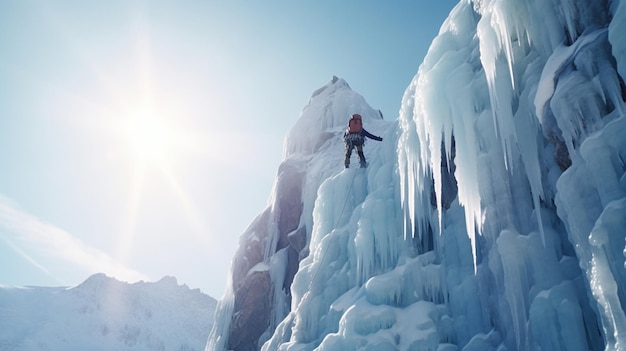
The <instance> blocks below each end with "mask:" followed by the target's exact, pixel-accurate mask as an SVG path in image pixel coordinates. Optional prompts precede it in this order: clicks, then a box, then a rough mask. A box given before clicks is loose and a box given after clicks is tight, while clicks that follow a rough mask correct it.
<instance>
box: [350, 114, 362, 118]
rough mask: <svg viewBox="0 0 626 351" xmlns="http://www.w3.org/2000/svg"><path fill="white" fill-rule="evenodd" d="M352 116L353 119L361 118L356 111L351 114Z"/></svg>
mask: <svg viewBox="0 0 626 351" xmlns="http://www.w3.org/2000/svg"><path fill="white" fill-rule="evenodd" d="M352 118H354V119H361V115H360V114H358V113H354V114H352Z"/></svg>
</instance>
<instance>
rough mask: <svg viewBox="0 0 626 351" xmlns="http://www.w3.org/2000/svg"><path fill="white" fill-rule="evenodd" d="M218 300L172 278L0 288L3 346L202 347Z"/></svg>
mask: <svg viewBox="0 0 626 351" xmlns="http://www.w3.org/2000/svg"><path fill="white" fill-rule="evenodd" d="M216 303H217V302H216V301H215V299H213V298H211V297H210V296H208V295H205V294H203V293H201V292H200V290H198V289H193V290H191V289H189V288H188V287H187V286H181V285H178V284H177V283H176V278H173V277H166V278H164V279H161V280H160V281H159V282H156V283H150V282H138V283H134V284H128V283H125V282H120V281H118V280H116V279H114V278H110V277H107V276H106V275H104V274H95V275H93V276H91V277H89V278H88V279H87V280H85V281H84V282H83V283H81V284H79V285H77V286H74V287H71V288H65V287H59V288H48V287H25V288H8V287H5V288H0V316H2V317H1V318H0V350H30V351H40V350H41V351H43V350H48V351H61V350H92V351H100V350H102V351H109V350H137V351H151V350H155V351H156V350H188V351H192V350H197V351H200V350H203V349H204V345H205V342H206V338H207V337H208V334H209V331H210V329H211V327H212V325H213V315H214V312H215V306H216Z"/></svg>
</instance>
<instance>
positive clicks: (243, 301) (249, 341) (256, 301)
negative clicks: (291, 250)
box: [229, 270, 271, 351]
mask: <svg viewBox="0 0 626 351" xmlns="http://www.w3.org/2000/svg"><path fill="white" fill-rule="evenodd" d="M270 288H271V280H270V275H269V271H268V270H262V271H256V272H253V273H251V274H249V275H248V276H247V277H246V279H244V280H243V281H242V282H241V287H240V288H239V289H238V290H237V291H236V293H235V311H236V312H235V313H234V314H233V318H232V322H231V329H230V336H229V340H230V344H229V349H232V350H241V351H249V350H250V351H251V350H256V349H257V340H258V339H259V337H260V336H261V335H262V334H263V332H264V331H265V329H266V328H267V326H268V325H269V318H268V316H269V315H270V308H271V305H270V299H269V294H268V292H269V291H270Z"/></svg>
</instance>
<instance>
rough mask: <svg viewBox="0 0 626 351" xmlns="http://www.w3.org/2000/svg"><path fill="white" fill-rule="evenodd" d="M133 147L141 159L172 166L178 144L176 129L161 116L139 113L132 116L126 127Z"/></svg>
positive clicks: (135, 153) (137, 156) (136, 155)
mask: <svg viewBox="0 0 626 351" xmlns="http://www.w3.org/2000/svg"><path fill="white" fill-rule="evenodd" d="M126 134H127V138H128V141H129V143H130V146H131V149H132V151H133V153H134V155H135V157H136V158H137V159H139V160H140V161H149V162H152V163H156V164H157V165H158V166H170V162H171V161H172V159H173V158H174V153H175V148H176V145H177V140H176V139H177V136H176V130H175V129H174V126H173V125H172V124H171V123H168V121H167V120H165V119H164V118H161V117H159V116H156V115H153V114H149V113H139V114H137V115H135V116H132V117H131V118H130V119H129V121H128V125H127V128H126Z"/></svg>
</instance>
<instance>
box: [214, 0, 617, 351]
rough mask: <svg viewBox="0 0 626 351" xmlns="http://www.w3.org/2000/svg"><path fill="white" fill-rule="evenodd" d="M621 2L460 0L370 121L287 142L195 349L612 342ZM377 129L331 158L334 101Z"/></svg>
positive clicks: (322, 97) (304, 119)
mask: <svg viewBox="0 0 626 351" xmlns="http://www.w3.org/2000/svg"><path fill="white" fill-rule="evenodd" d="M625 76H626V2H624V1H608V0H607V1H603V0H599V1H586V0H544V1H535V0H526V1H523V0H482V1H461V2H460V3H459V4H458V5H457V6H456V7H455V8H454V10H453V11H452V12H451V13H450V16H449V17H448V19H447V20H446V22H445V23H444V24H443V26H442V27H441V30H440V33H439V35H438V36H437V37H436V38H435V39H434V41H433V43H432V45H431V47H430V50H429V52H428V54H427V56H426V57H425V59H424V62H423V63H422V64H421V65H420V67H419V71H418V73H417V75H416V76H415V77H414V79H413V81H412V82H411V84H410V86H409V87H408V88H407V90H406V92H405V94H404V97H403V98H402V108H401V110H400V114H399V117H398V118H397V119H396V120H393V121H385V120H383V119H382V114H381V113H380V112H378V111H375V110H373V109H372V108H371V107H369V106H368V105H367V103H366V102H365V100H364V99H363V98H362V97H361V96H360V95H358V94H357V93H355V92H354V91H352V90H351V89H350V87H349V86H348V84H347V83H346V82H345V81H343V80H342V79H338V78H333V80H332V81H331V82H329V83H328V84H327V85H325V86H324V87H322V88H320V89H319V90H318V91H316V92H314V93H313V96H312V97H311V100H310V101H309V103H308V105H307V106H305V108H304V109H303V111H302V114H301V116H300V118H299V120H298V121H297V122H296V124H295V126H294V127H293V129H292V130H291V132H290V133H289V134H288V136H287V137H286V139H285V148H284V150H285V151H284V161H283V163H282V165H281V167H280V169H279V171H278V175H277V180H276V183H275V187H274V191H273V196H272V198H271V199H270V206H269V207H268V208H267V210H266V211H265V212H264V213H263V214H261V215H260V216H259V217H257V219H255V220H254V221H253V223H252V224H251V226H250V227H249V229H248V230H247V231H246V232H245V233H244V234H243V235H242V236H241V241H240V248H239V251H238V252H237V254H236V256H235V258H234V259H233V265H232V270H231V278H232V280H231V281H229V282H228V289H229V290H228V291H227V292H226V294H225V296H224V297H223V298H222V300H221V301H220V304H219V306H218V312H217V314H216V324H215V325H214V328H213V330H212V333H211V336H210V338H209V343H208V345H207V350H226V349H229V350H230V349H232V350H257V349H263V350H438V351H444V350H465V351H472V350H568V351H569V350H626V314H625V312H624V311H625V309H624V306H625V304H626V268H625V266H624V265H625V246H626V241H625V239H626V176H625V171H626V161H625V160H626V118H625V117H624V116H625V113H626V112H625V111H626V109H625V105H624V100H625V99H626V87H625V85H624V77H625ZM351 113H360V114H361V115H363V116H364V123H365V128H367V129H368V130H369V131H370V132H372V133H374V134H378V135H383V137H384V142H382V143H377V142H373V141H368V143H367V144H366V146H365V154H366V156H367V157H368V161H369V162H370V166H369V167H368V168H367V169H347V170H344V169H343V168H342V163H343V162H342V159H343V154H344V151H343V143H342V140H341V134H342V131H343V129H344V128H345V125H346V121H347V118H348V116H349V115H350V114H351Z"/></svg>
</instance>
